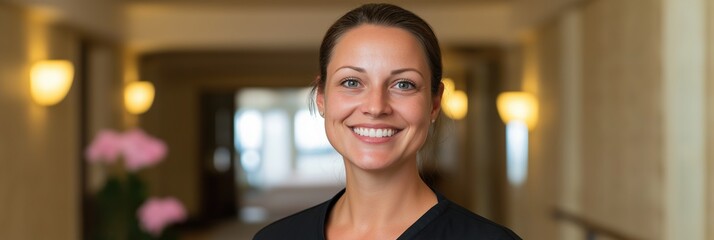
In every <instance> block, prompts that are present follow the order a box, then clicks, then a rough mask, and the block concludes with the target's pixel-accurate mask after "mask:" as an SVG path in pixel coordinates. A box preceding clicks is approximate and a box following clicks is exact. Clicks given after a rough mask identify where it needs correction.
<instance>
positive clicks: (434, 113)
mask: <svg viewBox="0 0 714 240" xmlns="http://www.w3.org/2000/svg"><path fill="white" fill-rule="evenodd" d="M443 95H444V83H442V82H441V81H439V89H437V90H436V93H435V94H434V97H432V103H431V120H436V118H437V117H438V116H439V111H440V110H441V97H442V96H443Z"/></svg>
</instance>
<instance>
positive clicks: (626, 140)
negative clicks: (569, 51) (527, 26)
mask: <svg viewBox="0 0 714 240" xmlns="http://www.w3.org/2000/svg"><path fill="white" fill-rule="evenodd" d="M660 11H661V9H660V3H659V2H657V1H626V2H623V1H612V0H598V1H593V2H591V3H590V4H588V5H587V6H584V8H583V34H584V35H583V41H584V42H583V88H582V94H583V95H582V99H583V105H582V108H583V115H582V126H583V129H582V136H583V138H582V144H583V145H582V155H581V156H582V161H583V164H582V169H583V171H582V183H583V185H582V189H583V191H582V195H581V197H582V201H583V202H582V204H583V205H582V209H581V211H579V212H580V213H581V214H583V216H585V217H587V218H588V219H592V220H593V221H595V222H597V223H600V224H603V225H605V226H607V227H609V228H612V229H614V230H616V231H618V232H621V233H622V234H625V235H627V236H632V237H636V238H642V239H660V238H662V234H663V232H662V231H663V227H664V226H663V217H664V216H663V214H664V210H665V208H664V203H663V201H664V199H663V195H664V191H665V189H664V186H665V185H664V179H663V176H662V172H661V169H662V163H663V154H664V153H663V151H662V149H663V147H664V146H663V145H662V144H663V143H662V142H663V137H664V136H663V131H664V129H663V119H662V114H663V111H664V109H663V106H662V101H663V96H662V87H663V85H662V76H661V72H662V71H661V62H662V50H661V40H660V39H661V31H662V30H661V28H662V25H661V23H660Z"/></svg>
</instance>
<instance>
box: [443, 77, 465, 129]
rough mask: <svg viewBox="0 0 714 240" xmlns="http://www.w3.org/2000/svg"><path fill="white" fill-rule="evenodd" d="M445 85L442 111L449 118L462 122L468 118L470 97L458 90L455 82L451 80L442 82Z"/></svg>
mask: <svg viewBox="0 0 714 240" xmlns="http://www.w3.org/2000/svg"><path fill="white" fill-rule="evenodd" d="M441 82H442V83H443V84H444V94H443V95H442V97H441V110H442V111H443V112H444V115H446V116H447V117H449V118H451V119H454V120H460V119H463V118H464V117H466V113H467V111H468V97H467V96H466V93H465V92H464V91H460V90H456V87H455V84H454V81H453V80H451V79H449V78H444V79H442V80H441Z"/></svg>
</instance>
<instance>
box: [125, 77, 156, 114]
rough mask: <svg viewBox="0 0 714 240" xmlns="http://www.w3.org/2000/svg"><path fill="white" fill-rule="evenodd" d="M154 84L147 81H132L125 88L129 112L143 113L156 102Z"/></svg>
mask: <svg viewBox="0 0 714 240" xmlns="http://www.w3.org/2000/svg"><path fill="white" fill-rule="evenodd" d="M154 94H155V89H154V84H152V83H150V82H147V81H138V82H132V83H129V84H128V85H126V87H125V88H124V106H125V107H126V110H127V111H128V112H129V113H132V114H142V113H144V112H146V111H147V110H149V108H150V107H151V104H152V103H153V102H154Z"/></svg>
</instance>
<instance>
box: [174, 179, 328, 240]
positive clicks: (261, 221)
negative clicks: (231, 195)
mask: <svg viewBox="0 0 714 240" xmlns="http://www.w3.org/2000/svg"><path fill="white" fill-rule="evenodd" d="M341 189H342V187H339V186H334V187H329V186H313V187H311V186H293V187H276V188H271V189H268V190H264V191H257V190H256V191H253V192H248V193H247V194H246V196H245V197H244V198H243V204H242V206H243V211H242V212H241V214H240V217H239V218H242V219H234V220H225V221H223V222H221V223H219V224H215V225H214V226H211V227H209V228H207V229H200V230H193V231H186V232H182V233H183V234H184V235H183V236H182V237H181V239H182V240H234V239H241V240H242V239H252V237H253V235H254V234H255V233H256V232H258V231H259V230H260V229H261V228H262V227H264V226H265V225H267V224H269V223H271V222H273V221H275V220H278V219H280V218H283V217H286V216H289V215H291V214H293V213H297V212H299V211H301V210H304V209H306V208H308V207H311V206H314V205H317V204H320V203H322V202H324V201H327V200H329V199H330V198H332V197H333V196H334V195H335V194H336V193H337V192H338V191H340V190H341Z"/></svg>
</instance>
